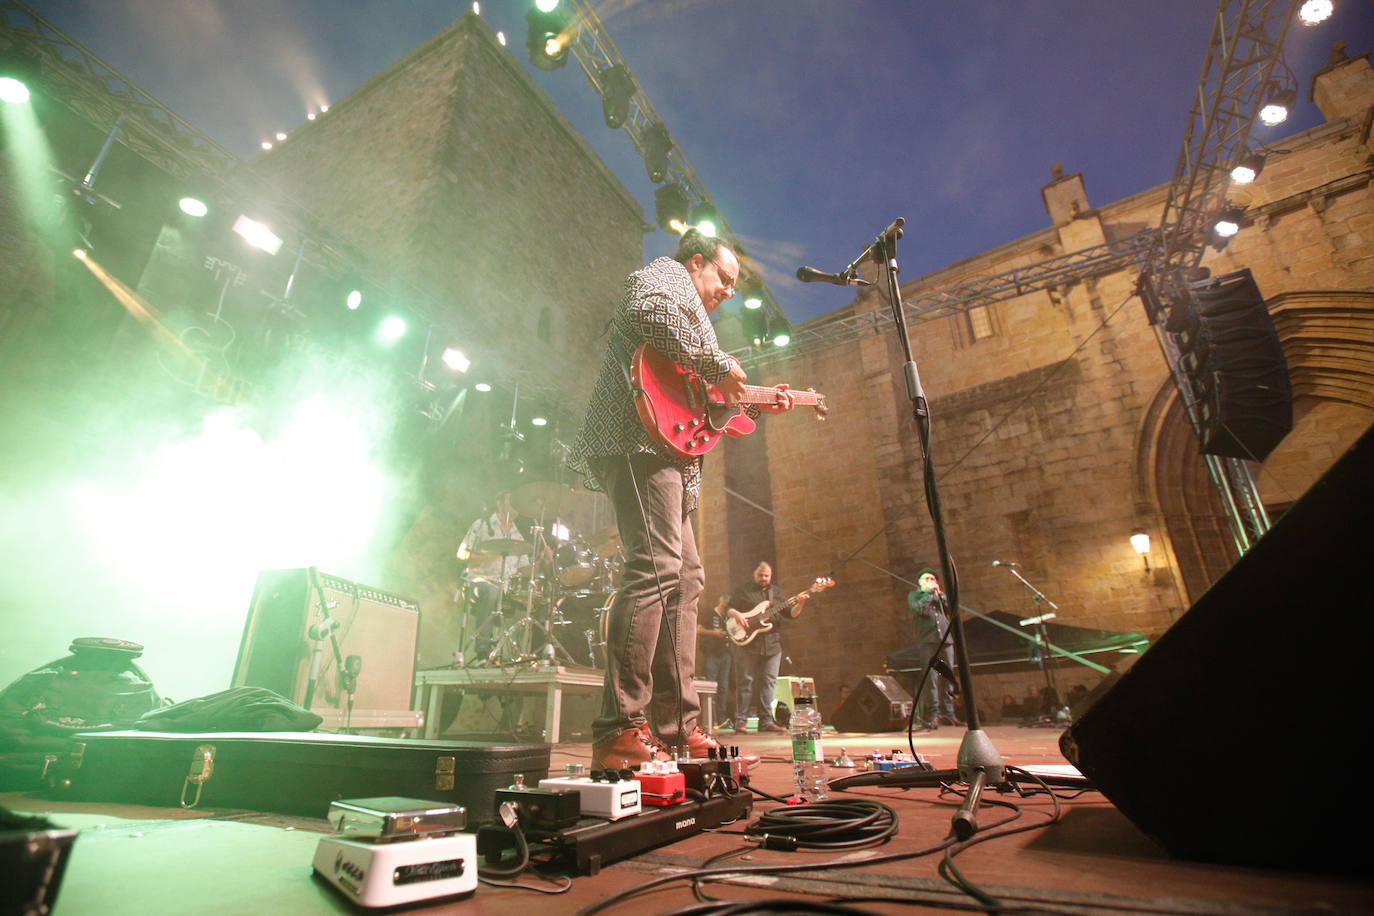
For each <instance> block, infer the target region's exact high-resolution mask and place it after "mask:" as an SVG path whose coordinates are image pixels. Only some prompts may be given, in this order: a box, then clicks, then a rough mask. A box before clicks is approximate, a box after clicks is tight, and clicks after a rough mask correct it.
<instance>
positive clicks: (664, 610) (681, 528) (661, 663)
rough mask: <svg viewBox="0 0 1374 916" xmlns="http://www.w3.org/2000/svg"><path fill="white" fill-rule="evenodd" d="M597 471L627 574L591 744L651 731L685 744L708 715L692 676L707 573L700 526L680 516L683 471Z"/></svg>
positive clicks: (642, 459) (651, 464)
mask: <svg viewBox="0 0 1374 916" xmlns="http://www.w3.org/2000/svg"><path fill="white" fill-rule="evenodd" d="M596 470H597V475H598V476H599V477H600V479H601V480H602V481H603V482H604V483H605V485H606V492H607V494H608V495H609V496H610V498H611V505H612V506H613V507H614V508H615V518H616V525H617V527H619V529H620V540H621V543H622V544H623V546H624V548H625V570H624V573H623V575H622V576H621V580H620V589H619V590H618V591H617V592H616V596H615V601H614V602H613V603H612V604H611V609H610V614H609V621H608V626H607V633H606V685H605V688H604V689H603V690H602V693H601V714H600V715H598V716H597V718H596V720H595V721H594V722H593V723H592V739H593V740H594V741H601V740H604V739H607V738H612V737H614V736H615V735H617V734H619V733H621V732H623V731H626V730H628V729H631V728H635V727H636V726H638V725H640V724H641V723H643V722H648V723H649V729H650V731H652V732H653V733H654V734H655V735H657V736H658V737H659V738H660V739H662V740H663V741H665V742H667V743H668V745H669V746H670V747H671V746H673V745H674V744H676V743H677V742H678V741H679V736H682V741H683V742H684V743H685V740H686V739H685V736H686V734H689V733H690V732H691V731H692V728H693V727H694V726H695V725H696V724H697V717H698V715H699V713H700V709H701V707H700V704H699V703H698V700H697V695H696V691H695V690H694V689H693V688H692V676H693V674H694V672H695V670H696V628H697V599H698V598H700V597H701V592H702V589H703V588H705V586H706V573H705V572H704V571H703V570H702V568H701V559H700V558H699V557H698V556H697V545H696V539H695V537H694V535H693V532H692V519H691V517H690V516H688V515H685V514H684V513H683V511H682V487H683V481H682V471H681V469H680V468H679V467H678V466H677V465H675V464H673V463H672V462H668V461H664V460H663V459H661V458H657V457H655V456H653V455H644V454H639V455H632V456H629V457H628V459H627V458H624V457H616V458H607V459H602V460H601V461H600V462H598V465H597V468H596ZM646 521H647V525H646ZM660 589H661V591H660ZM665 622H666V624H667V625H666V626H665V625H664V624H665Z"/></svg>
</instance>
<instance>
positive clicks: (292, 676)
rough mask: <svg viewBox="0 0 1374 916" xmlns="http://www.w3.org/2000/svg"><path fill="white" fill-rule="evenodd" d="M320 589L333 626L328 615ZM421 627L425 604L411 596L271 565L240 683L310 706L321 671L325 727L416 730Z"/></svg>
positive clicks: (315, 703) (316, 698)
mask: <svg viewBox="0 0 1374 916" xmlns="http://www.w3.org/2000/svg"><path fill="white" fill-rule="evenodd" d="M313 577H318V583H317V582H316V581H315V579H314V578H313ZM317 584H318V588H317V587H316V586H317ZM320 592H323V594H324V600H325V604H326V607H327V610H328V621H332V626H331V624H330V623H329V622H328V621H326V615H325V614H322V613H321V612H320V599H319V594H320ZM331 629H332V633H331V632H330V630H331ZM419 632H420V607H419V605H417V604H416V603H415V602H413V601H410V600H408V599H405V598H401V597H398V596H396V595H392V594H389V593H387V592H384V591H382V590H380V589H376V588H371V587H369V586H366V585H360V584H358V583H357V582H352V581H349V580H348V579H341V578H339V577H338V576H331V575H328V574H327V573H320V572H317V571H314V570H311V569H271V570H264V571H263V572H261V573H259V574H258V579H257V584H256V585H255V586H254V589H253V600H252V602H251V604H250V606H249V610H248V620H247V621H246V623H245V624H244V628H243V639H242V641H241V642H240V644H239V655H238V661H237V663H236V664H235V665H234V677H233V684H232V686H234V687H243V686H249V687H266V688H267V689H269V690H272V691H274V692H276V693H279V694H281V695H282V696H284V697H286V698H288V699H290V700H291V701H292V702H294V703H296V704H297V705H299V706H306V694H307V693H310V692H311V691H310V684H311V680H312V674H313V680H314V684H315V686H314V690H313V693H312V695H311V700H310V703H309V709H310V710H311V711H312V712H315V713H317V714H319V715H321V716H323V717H324V718H325V723H324V724H325V727H333V726H336V725H347V726H350V727H352V728H371V727H414V726H416V725H419V724H420V720H421V715H420V713H419V712H415V711H412V710H411V708H410V707H411V699H412V696H413V690H414V684H415V664H416V647H417V642H418V638H419ZM336 643H337V646H338V656H337V658H336V656H335V651H334V648H335V644H336ZM340 662H342V667H341V665H340ZM350 673H351V674H352V677H353V697H352V699H353V704H352V709H351V710H350V709H349V705H348V700H349V696H348V690H347V682H348V676H349V674H350Z"/></svg>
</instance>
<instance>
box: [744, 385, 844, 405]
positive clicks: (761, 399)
mask: <svg viewBox="0 0 1374 916" xmlns="http://www.w3.org/2000/svg"><path fill="white" fill-rule="evenodd" d="M787 390H788V391H790V392H792V399H793V400H794V401H795V402H796V403H798V404H804V405H810V406H815V405H816V404H819V403H821V400H822V399H823V398H824V397H825V395H823V394H817V393H816V392H814V391H798V390H796V389H795V388H789V389H787ZM777 399H778V390H777V389H776V388H764V387H762V386H761V385H745V386H744V397H742V398H740V400H741V401H742V402H743V403H745V404H772V403H773V402H774V401H776V400H777Z"/></svg>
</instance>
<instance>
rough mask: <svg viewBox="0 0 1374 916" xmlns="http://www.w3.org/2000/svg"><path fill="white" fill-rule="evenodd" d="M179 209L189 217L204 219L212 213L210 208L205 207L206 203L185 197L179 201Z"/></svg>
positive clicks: (196, 198) (195, 198) (198, 199)
mask: <svg viewBox="0 0 1374 916" xmlns="http://www.w3.org/2000/svg"><path fill="white" fill-rule="evenodd" d="M177 207H178V208H179V209H180V210H181V212H182V213H185V214H186V215H187V216H194V217H202V216H204V215H205V214H207V213H209V212H210V208H209V207H207V206H206V205H205V201H203V200H201V199H200V198H198V197H183V198H182V199H181V200H179V201H177Z"/></svg>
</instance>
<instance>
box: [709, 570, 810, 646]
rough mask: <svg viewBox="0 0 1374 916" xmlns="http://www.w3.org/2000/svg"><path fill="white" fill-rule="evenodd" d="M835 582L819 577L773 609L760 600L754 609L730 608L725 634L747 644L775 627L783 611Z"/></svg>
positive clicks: (736, 642)
mask: <svg viewBox="0 0 1374 916" xmlns="http://www.w3.org/2000/svg"><path fill="white" fill-rule="evenodd" d="M834 584H835V580H834V579H824V578H822V579H817V580H816V581H815V582H813V583H812V584H811V587H810V588H808V589H807V590H806V591H804V592H798V593H797V594H795V595H793V596H792V597H791V598H788V599H787V603H786V604H782V605H779V606H777V607H775V608H773V609H772V610H769V609H768V602H767V601H760V602H759V603H758V604H756V605H754V607H753V609H752V610H748V611H739V610H735V609H733V608H732V609H731V610H730V614H729V619H728V620H726V621H725V635H727V636H729V637H730V641H731V642H732V643H734V644H735V645H737V646H747V645H749V644H750V643H751V642H753V641H754V637H755V636H758V635H759V634H760V633H764V632H767V631H768V630H771V629H773V618H774V617H776V616H778V614H779V613H781V612H782V611H787V610H791V609H792V608H794V607H796V606H797V602H798V601H800V600H802V599H803V598H805V597H807V596H808V595H815V594H818V593H820V592H823V591H825V590H826V589H827V588H829V587H830V586H832V585H834Z"/></svg>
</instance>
